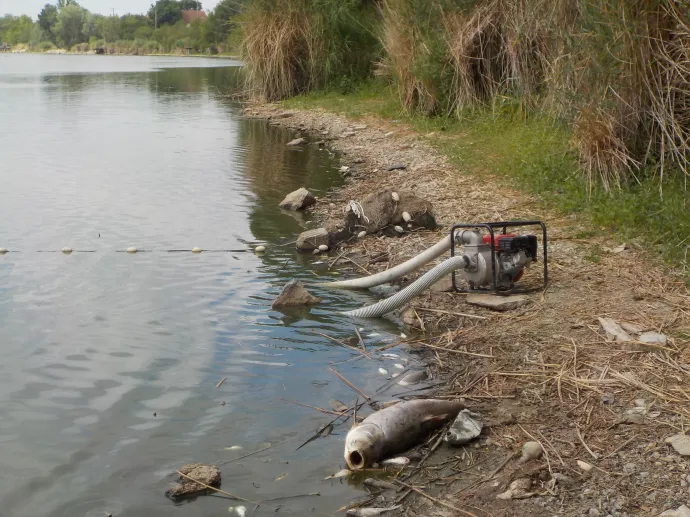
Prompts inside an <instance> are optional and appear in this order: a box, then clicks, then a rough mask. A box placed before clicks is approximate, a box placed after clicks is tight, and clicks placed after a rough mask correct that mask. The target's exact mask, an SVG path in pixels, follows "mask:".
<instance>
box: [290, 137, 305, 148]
mask: <svg viewBox="0 0 690 517" xmlns="http://www.w3.org/2000/svg"><path fill="white" fill-rule="evenodd" d="M306 143H307V139H306V138H295V139H294V140H290V141H289V142H288V143H287V145H289V146H295V145H304V144H306Z"/></svg>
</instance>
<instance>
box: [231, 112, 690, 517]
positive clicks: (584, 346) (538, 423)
mask: <svg viewBox="0 0 690 517" xmlns="http://www.w3.org/2000/svg"><path fill="white" fill-rule="evenodd" d="M244 115H245V116H246V117H250V118H258V119H267V120H268V121H269V123H270V124H273V125H278V126H282V127H286V128H288V129H292V130H294V131H295V132H296V133H300V134H301V135H302V136H307V140H308V141H309V143H308V144H307V145H317V144H316V142H317V141H319V140H324V141H325V145H326V146H328V147H329V148H331V149H333V150H335V151H337V152H339V153H340V155H341V163H342V164H343V165H347V166H349V167H350V171H349V173H350V175H349V177H348V178H346V182H345V184H344V185H343V186H342V187H341V188H339V189H338V190H337V191H335V192H334V193H332V194H330V195H328V196H326V197H325V198H324V199H321V200H320V201H321V202H320V203H318V204H317V205H316V207H315V209H314V213H315V214H316V216H317V217H318V218H319V219H320V220H322V221H325V220H327V219H330V218H333V217H339V218H340V217H342V213H343V207H344V206H345V204H346V203H347V202H348V201H349V200H351V199H353V200H357V199H361V197H362V196H364V195H365V194H367V193H369V192H372V191H373V190H374V189H386V188H391V189H395V190H411V191H413V192H414V193H415V194H417V195H419V196H420V197H422V198H424V199H427V200H429V201H430V202H431V203H432V204H433V206H434V212H435V214H436V218H437V221H438V223H439V224H440V225H442V226H443V229H441V230H439V231H434V232H429V231H424V232H411V233H406V234H405V235H403V236H402V237H399V238H388V237H376V236H371V235H370V236H367V237H366V238H365V239H362V240H357V241H355V242H352V243H348V245H347V248H345V249H344V250H342V251H343V252H344V253H345V254H353V255H352V256H361V257H364V258H365V260H364V261H362V262H361V263H360V266H358V267H360V268H365V269H366V270H367V271H369V272H371V273H375V272H378V271H382V270H384V269H386V268H387V267H389V266H393V265H396V264H399V263H401V262H403V261H404V260H407V259H409V258H411V257H412V256H414V255H415V254H417V253H419V252H420V251H422V250H423V249H425V248H427V247H428V246H430V245H431V244H433V243H435V242H437V241H438V240H439V239H440V238H441V237H442V236H443V235H444V234H445V232H446V231H447V229H448V228H449V227H450V226H451V225H452V224H454V223H460V222H467V223H478V222H483V221H491V220H509V219H542V220H543V221H544V222H545V223H546V225H547V227H548V229H549V236H550V237H549V255H550V259H549V268H550V283H549V287H548V289H547V290H546V291H545V292H537V293H532V294H530V295H529V303H528V304H527V305H525V306H523V307H519V308H517V309H515V310H511V311H507V312H492V311H490V310H488V309H484V308H480V307H476V306H473V305H469V304H468V303H466V300H465V298H464V296H463V295H461V294H457V293H450V292H428V293H425V294H423V295H421V296H420V297H418V298H417V299H415V300H414V301H413V302H412V305H413V307H414V309H413V312H412V314H413V315H414V317H413V318H405V320H406V321H405V322H406V324H407V325H411V326H412V327H416V328H415V329H414V330H413V332H416V333H417V335H418V336H422V337H424V342H425V343H424V344H416V345H414V346H410V347H411V348H412V349H413V351H415V352H421V353H425V354H426V357H427V358H428V359H429V361H430V362H431V368H432V370H433V372H434V375H435V376H436V377H438V378H439V379H440V380H441V385H440V386H438V387H437V392H436V394H435V396H438V397H445V398H464V399H465V400H466V401H467V405H468V406H469V407H470V409H471V410H472V411H476V412H478V413H480V414H481V415H482V418H483V420H484V423H485V432H484V433H483V434H482V436H481V437H480V439H478V440H477V441H475V442H473V443H471V444H469V445H468V446H466V447H462V448H458V449H452V450H450V453H452V454H450V453H449V451H448V448H447V447H445V446H443V447H441V448H440V449H439V451H438V452H436V453H435V454H433V455H431V456H430V458H429V462H428V464H427V467H432V468H436V466H437V464H438V460H439V458H438V456H442V457H443V458H442V461H445V462H448V460H449V454H450V458H452V457H453V454H454V455H455V456H457V455H458V454H460V455H461V459H460V460H457V461H456V463H454V464H451V466H450V467H448V468H446V467H442V466H439V467H438V470H434V471H429V470H424V471H423V470H422V469H418V470H412V472H411V476H410V478H409V481H406V482H407V483H412V484H414V485H415V486H417V487H423V491H424V492H428V495H429V496H431V497H434V498H436V499H437V500H439V498H440V499H442V500H443V502H444V503H445V504H444V505H441V504H438V502H433V501H432V503H430V500H429V499H428V498H427V497H424V496H421V495H419V494H416V493H415V494H412V496H411V497H405V498H401V499H400V500H401V501H403V500H404V504H405V505H406V508H407V509H408V511H409V512H410V513H411V514H413V515H434V516H435V515H442V514H443V512H447V509H448V505H450V506H452V507H453V508H456V509H464V510H465V511H469V510H470V509H471V508H475V509H476V508H477V507H481V508H486V509H488V510H489V511H490V512H491V513H492V514H493V515H496V516H499V515H515V514H520V515H554V514H559V515H568V516H569V515H573V516H575V515H583V514H587V513H588V512H589V514H590V515H594V514H596V512H601V513H600V515H602V516H603V515H607V513H608V514H610V515H613V516H621V517H622V516H625V515H650V516H651V515H658V514H659V513H661V512H662V511H664V510H668V509H675V508H677V507H679V506H680V505H681V504H684V503H685V502H686V501H687V499H688V496H689V495H690V492H689V491H688V484H689V483H688V480H686V479H685V478H684V476H685V474H686V473H687V470H684V469H687V468H688V464H687V463H686V462H685V460H684V459H683V458H682V457H681V456H679V455H677V454H675V453H674V451H673V450H672V449H671V448H670V447H669V446H668V445H667V444H666V442H665V439H666V438H668V437H669V436H670V435H673V434H675V433H676V432H677V431H676V430H674V427H678V428H682V424H681V421H682V419H683V418H685V419H687V418H688V417H690V411H688V410H687V409H686V406H687V404H686V403H685V402H683V400H681V398H678V396H676V395H674V393H676V392H677V390H679V389H680V390H684V389H687V388H688V385H689V384H690V373H688V372H686V371H683V372H684V373H679V372H678V371H677V369H676V367H674V366H673V363H674V362H675V363H676V364H688V363H690V352H689V348H690V347H688V346H687V345H689V344H690V310H687V309H688V308H689V307H690V296H689V293H688V289H687V287H686V286H685V284H684V283H683V281H682V278H680V277H679V276H676V275H674V274H673V273H672V272H667V271H666V270H665V269H664V267H663V265H662V264H660V263H659V261H658V260H653V259H651V258H650V256H649V255H648V254H645V253H644V251H641V250H637V249H634V248H633V247H626V246H624V245H622V244H624V243H620V242H618V241H617V240H616V239H615V235H600V236H594V237H587V238H577V237H576V235H577V234H578V232H582V233H584V231H585V230H587V228H588V227H589V226H590V225H588V224H585V223H582V222H581V221H578V220H577V219H575V218H573V217H570V216H566V215H563V214H559V213H556V212H554V211H550V210H546V209H543V208H542V207H541V206H540V205H539V203H538V202H537V201H536V200H535V199H534V198H533V197H530V196H528V195H525V194H523V193H518V192H516V191H513V190H511V189H509V188H507V187H506V186H505V185H504V184H503V182H502V181H501V179H500V178H498V177H493V176H487V175H481V176H480V175H473V174H472V171H471V170H459V169H458V168H457V167H455V166H453V165H452V164H450V162H449V160H448V159H447V158H446V157H445V156H443V155H442V154H441V153H440V152H439V151H438V150H436V149H435V148H434V147H433V145H431V143H430V140H433V139H435V138H442V136H441V135H435V134H427V135H421V134H419V133H417V132H415V131H414V130H412V129H411V128H410V127H409V126H406V125H405V124H402V123H394V122H393V121H390V120H386V119H382V118H378V117H365V118H364V119H362V120H359V119H358V120H356V121H354V120H348V119H347V118H345V117H343V116H340V115H335V114H333V113H331V112H328V111H325V110H297V109H289V110H286V109H283V108H282V107H281V106H280V105H254V106H249V107H248V108H246V109H245V111H244ZM364 126H366V127H364ZM396 164H402V165H405V166H406V169H405V170H396V171H388V169H389V168H390V167H391V166H392V165H396ZM304 186H305V187H306V188H309V185H304ZM621 246H622V247H621ZM594 250H603V251H600V252H599V253H598V254H597V256H596V260H594V259H593V253H594ZM606 250H609V251H606ZM382 254H385V256H386V257H387V260H386V261H384V262H380V261H369V262H367V261H366V258H367V257H369V258H373V257H375V256H377V255H382ZM433 264H435V262H434V263H432V264H430V265H429V266H428V267H431V266H432V265H433ZM348 267H349V266H343V267H342V270H343V271H346V270H347V268H348ZM428 267H427V268H425V269H424V270H427V269H428ZM538 269H539V268H538V267H537V268H535V270H534V271H538ZM350 270H351V272H352V274H353V276H362V274H363V273H362V271H360V270H359V269H355V268H354V267H351V268H350ZM416 275H417V273H415V274H413V275H410V277H415V276H416ZM410 279H413V278H410ZM600 317H609V318H613V319H615V320H616V321H620V322H626V323H632V324H637V325H639V326H640V327H643V328H645V329H649V330H652V329H653V330H656V331H658V332H661V333H664V334H665V335H667V339H668V341H667V343H666V345H664V346H662V347H661V349H660V348H658V347H654V346H644V345H641V344H639V342H638V341H635V342H632V343H629V344H628V343H614V342H610V341H609V340H608V339H607V336H606V334H605V333H604V332H603V331H602V329H601V328H600V325H599V320H598V318H600ZM666 357H670V358H672V359H673V361H672V362H671V363H667V362H666ZM614 394H615V396H614ZM609 395H610V396H611V400H612V401H613V402H611V403H605V402H602V400H603V397H608V396H609ZM606 400H608V399H606ZM636 400H638V401H639V400H644V404H650V405H654V406H655V408H657V411H660V413H661V415H659V416H657V415H656V412H655V411H651V410H650V411H647V409H646V406H645V409H644V411H643V412H644V413H645V415H646V414H647V413H649V414H650V415H652V414H653V415H655V416H653V417H647V416H643V417H642V420H641V422H642V423H630V424H623V422H624V421H625V418H626V415H628V414H630V413H629V412H630V411H631V410H634V409H635V408H636V407H639V406H636V405H635V401H636ZM641 411H642V410H641ZM662 415H663V416H662ZM528 440H536V441H539V442H540V443H541V444H542V446H543V449H544V450H545V452H546V453H545V455H544V457H543V458H542V460H540V461H532V462H529V463H527V464H524V465H522V464H519V463H518V462H517V461H516V460H515V459H511V458H514V456H513V455H514V454H515V453H516V452H519V449H520V447H521V445H522V444H523V443H524V442H525V441H528ZM593 456H597V459H596V460H595V459H594V457H593ZM506 458H509V459H508V460H506ZM659 458H669V460H668V461H657V460H658V459H659ZM578 460H579V461H580V462H585V463H586V464H587V465H589V466H590V468H589V469H588V470H585V469H583V467H582V466H581V465H580V464H579V463H578ZM453 465H454V466H455V468H452V467H453ZM430 472H433V473H434V474H433V475H432V474H430ZM439 472H440V473H441V474H442V476H441V477H442V479H443V483H444V484H445V486H443V487H439V486H438V483H439V479H438V478H437V479H435V481H434V476H437V475H438V473H439ZM461 472H462V474H461ZM444 476H445V477H444ZM611 476H613V479H617V480H622V481H621V482H619V483H617V484H616V483H610V482H606V480H607V479H609V478H611ZM616 476H624V477H623V478H619V477H616ZM518 479H523V480H524V479H528V480H529V486H530V487H531V492H530V494H531V495H530V496H528V497H525V498H521V499H508V500H506V499H499V498H497V496H498V495H499V494H500V493H503V492H505V491H506V490H507V488H508V486H509V485H510V483H511V482H513V481H515V480H518ZM628 479H629V482H627V481H626V480H628ZM623 481H626V482H623ZM681 481H683V483H685V484H683V483H681ZM635 483H644V484H645V486H647V487H648V491H647V492H645V493H641V492H640V491H639V490H636V488H635ZM669 487H671V489H669ZM408 492H409V491H408ZM408 492H402V494H408ZM448 494H455V495H450V496H449V495H448ZM373 506H377V505H376V504H374V505H373ZM444 506H446V508H444ZM592 508H594V509H595V512H592V511H590V510H591V509H592ZM477 515H478V516H479V515H483V513H481V512H480V513H478V514H477Z"/></svg>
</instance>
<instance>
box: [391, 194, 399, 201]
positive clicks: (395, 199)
mask: <svg viewBox="0 0 690 517" xmlns="http://www.w3.org/2000/svg"><path fill="white" fill-rule="evenodd" d="M391 197H392V198H393V201H395V202H396V203H397V202H398V201H400V194H398V193H397V192H391Z"/></svg>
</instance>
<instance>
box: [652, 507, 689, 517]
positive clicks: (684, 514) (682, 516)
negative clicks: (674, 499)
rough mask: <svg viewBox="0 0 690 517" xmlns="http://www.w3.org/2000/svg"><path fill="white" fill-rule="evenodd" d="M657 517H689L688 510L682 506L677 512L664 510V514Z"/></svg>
mask: <svg viewBox="0 0 690 517" xmlns="http://www.w3.org/2000/svg"><path fill="white" fill-rule="evenodd" d="M659 517H690V508H688V507H687V506H685V505H683V506H681V507H680V508H678V509H677V510H666V511H665V512H664V513H660V514H659Z"/></svg>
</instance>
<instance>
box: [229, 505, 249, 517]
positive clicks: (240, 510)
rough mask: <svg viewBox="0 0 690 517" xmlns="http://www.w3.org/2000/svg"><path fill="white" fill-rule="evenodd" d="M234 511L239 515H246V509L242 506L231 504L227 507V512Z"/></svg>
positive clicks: (242, 516) (241, 516)
mask: <svg viewBox="0 0 690 517" xmlns="http://www.w3.org/2000/svg"><path fill="white" fill-rule="evenodd" d="M232 512H235V513H236V514H237V515H239V516H240V517H244V516H245V515H247V509H246V508H245V507H244V506H231V507H230V508H228V513H232Z"/></svg>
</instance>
